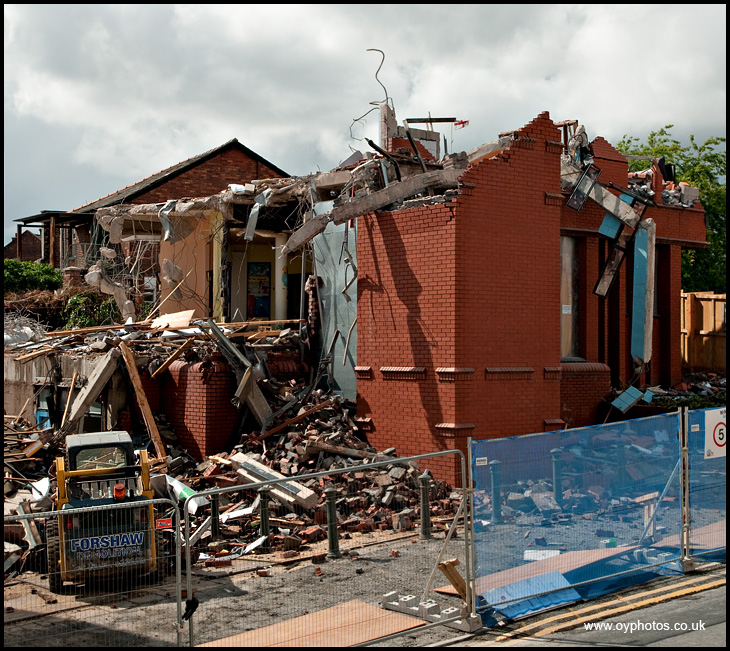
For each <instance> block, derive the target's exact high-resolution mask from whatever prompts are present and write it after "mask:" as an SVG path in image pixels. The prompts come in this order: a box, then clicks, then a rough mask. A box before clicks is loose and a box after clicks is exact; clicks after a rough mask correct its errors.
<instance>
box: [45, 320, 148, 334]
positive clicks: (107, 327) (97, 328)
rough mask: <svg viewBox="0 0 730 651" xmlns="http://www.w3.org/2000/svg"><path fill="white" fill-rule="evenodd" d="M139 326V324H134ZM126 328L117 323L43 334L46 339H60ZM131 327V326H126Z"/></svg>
mask: <svg viewBox="0 0 730 651" xmlns="http://www.w3.org/2000/svg"><path fill="white" fill-rule="evenodd" d="M134 325H138V324H136V323H135V324H134ZM123 327H125V326H121V325H119V324H117V323H112V324H110V325H103V326H89V327H88V328H74V329H73V330H51V331H50V332H45V333H43V334H44V335H45V336H46V337H60V336H63V335H85V334H88V333H90V332H104V331H105V330H119V329H120V328H123ZM126 327H129V326H126Z"/></svg>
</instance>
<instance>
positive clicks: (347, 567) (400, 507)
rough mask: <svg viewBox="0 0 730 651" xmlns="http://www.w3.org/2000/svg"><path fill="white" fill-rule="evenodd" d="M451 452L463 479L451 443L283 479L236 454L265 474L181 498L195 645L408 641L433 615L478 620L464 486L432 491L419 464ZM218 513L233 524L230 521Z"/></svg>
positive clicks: (435, 620) (246, 469) (457, 622)
mask: <svg viewBox="0 0 730 651" xmlns="http://www.w3.org/2000/svg"><path fill="white" fill-rule="evenodd" d="M453 454H457V455H459V456H460V457H461V465H462V479H463V481H464V483H463V484H462V485H464V486H465V485H466V483H465V480H466V463H465V459H464V455H463V453H461V452H459V451H458V450H451V451H447V452H439V453H434V454H427V455H419V456H416V457H408V458H399V459H391V460H387V461H376V462H369V463H367V462H364V463H362V464H357V465H351V466H348V467H346V468H339V469H330V470H328V471H324V472H317V473H312V474H307V475H300V476H295V477H292V478H287V479H273V478H271V477H269V478H267V477H266V471H265V470H264V469H263V468H262V467H261V466H256V465H255V464H253V463H250V462H247V461H246V460H245V459H242V458H240V457H239V460H238V462H237V465H238V467H239V469H241V471H242V472H243V474H244V475H246V476H247V477H249V478H255V476H256V475H257V474H258V475H259V477H260V479H261V481H257V482H251V483H247V484H246V485H237V486H232V487H230V488H218V489H213V490H207V491H205V492H201V493H197V494H196V495H190V496H189V497H188V498H187V499H186V500H185V504H184V508H183V513H184V537H185V551H186V554H187V555H188V563H187V568H188V571H187V576H186V585H185V593H186V609H187V611H188V614H190V616H189V617H186V619H187V620H188V627H189V629H188V632H189V644H190V646H194V645H204V646H271V645H284V646H315V645H317V644H319V645H321V646H331V645H333V644H335V646H337V645H340V646H349V645H367V644H371V643H373V642H377V641H382V640H383V639H387V640H389V644H390V643H392V642H391V641H392V640H396V641H397V639H399V640H400V641H401V642H404V643H405V644H406V645H407V646H411V645H412V643H413V641H414V640H417V639H418V635H419V634H422V633H421V632H422V631H424V630H425V629H427V628H428V627H430V626H435V625H439V626H440V625H441V624H446V625H450V626H453V627H455V628H457V629H459V630H468V628H469V626H472V627H473V624H474V622H477V623H478V625H479V626H481V622H480V620H479V618H478V617H477V616H476V614H475V612H474V600H473V595H472V594H471V592H470V586H471V566H472V558H471V550H472V544H471V539H470V527H469V526H468V518H464V522H466V526H463V525H462V526H457V522H458V521H459V519H460V517H461V516H464V515H466V514H467V512H468V509H467V504H466V502H467V499H468V491H459V492H458V495H457V494H445V495H444V494H439V489H438V486H439V484H438V483H434V482H432V481H431V479H430V476H429V474H428V473H427V472H425V470H424V472H421V470H420V469H419V468H418V466H417V464H424V463H428V460H429V459H430V458H433V457H439V456H443V455H453ZM235 458H236V457H235V456H234V457H233V459H235ZM355 463H356V462H355ZM247 464H248V465H247ZM374 480H375V483H374ZM373 485H375V486H377V488H372V486H373ZM414 495H416V496H419V495H420V500H419V499H417V498H414ZM419 502H420V503H419ZM453 511H456V513H454V512H453ZM191 512H192V515H193V518H191ZM209 513H210V514H211V516H212V517H209V516H208V515H207V514H209ZM424 513H425V514H426V515H427V516H429V517H425V518H424V517H423V514H424ZM201 516H202V517H201ZM193 520H195V521H197V526H194V523H193ZM216 523H223V524H222V526H223V527H225V526H229V525H230V524H231V523H235V524H233V525H232V527H231V528H232V531H229V532H225V531H223V530H222V529H221V528H220V527H217V526H216ZM214 528H215V530H214ZM295 530H296V533H295ZM231 534H235V535H236V538H237V539H239V540H241V539H243V540H246V541H250V542H247V543H243V542H240V543H239V542H237V541H236V539H233V538H231V537H230V536H231ZM226 536H228V537H226ZM201 549H202V550H203V551H204V554H203V555H201V556H199V555H198V551H199V550H201ZM196 557H197V560H198V563H197V565H195V564H193V561H195V560H196ZM455 559H456V560H455ZM201 560H202V561H204V566H203V567H201V564H200V561H201ZM439 564H441V565H442V567H443V568H445V572H444V574H442V573H441V572H438V571H437V566H438V565H439ZM457 565H458V566H459V569H456V567H455V566H457ZM459 571H461V572H462V573H463V575H464V576H463V577H462V576H461V575H460V574H459ZM447 572H449V573H451V576H452V577H454V582H455V583H456V584H457V585H458V584H459V579H461V580H462V581H463V584H464V588H465V590H466V592H465V593H464V595H463V597H464V598H463V600H462V599H460V598H459V595H458V594H457V592H456V591H455V589H454V588H453V586H452V585H450V581H451V579H449V580H447V579H446V578H445V576H444V575H445V574H446V573H447ZM446 576H448V574H446ZM432 589H433V590H432ZM434 590H436V591H434ZM438 590H441V591H440V592H438ZM455 597H456V598H455ZM464 604H470V607H467V606H465V605H464ZM403 614H410V615H415V616H416V617H419V618H420V619H414V618H411V617H403ZM424 622H432V623H430V624H426V625H425V626H424V625H423V624H424ZM414 626H415V627H418V628H417V629H414V628H413V627H414ZM448 634H449V635H453V632H449V633H448Z"/></svg>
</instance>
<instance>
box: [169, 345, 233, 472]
mask: <svg viewBox="0 0 730 651" xmlns="http://www.w3.org/2000/svg"><path fill="white" fill-rule="evenodd" d="M160 389H161V399H160V405H161V408H162V410H163V411H164V412H165V413H166V414H167V415H168V417H169V418H170V422H171V423H172V426H173V429H174V430H175V433H176V434H177V437H178V440H179V441H180V446H181V447H183V448H185V449H187V451H188V452H189V453H190V454H191V455H192V456H193V457H194V458H195V459H198V460H203V459H205V457H206V456H208V455H211V454H217V453H219V452H221V451H223V450H225V449H226V446H228V444H229V442H230V440H231V437H232V436H233V434H234V427H235V425H236V423H237V420H238V413H239V412H238V410H237V409H236V408H235V407H234V406H233V404H232V403H231V398H232V397H233V394H234V393H235V391H236V378H235V375H234V374H233V371H232V370H231V368H230V366H229V365H228V364H227V363H226V362H225V361H224V360H223V358H222V356H220V355H219V354H217V353H216V354H214V355H211V356H210V357H208V359H206V360H204V361H202V362H196V363H194V364H190V363H188V362H185V361H183V360H176V361H174V362H173V363H172V364H171V365H170V368H169V373H165V375H164V377H163V379H162V381H161V387H160Z"/></svg>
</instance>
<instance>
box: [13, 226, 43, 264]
mask: <svg viewBox="0 0 730 651" xmlns="http://www.w3.org/2000/svg"><path fill="white" fill-rule="evenodd" d="M20 248H21V255H20V260H21V262H29V261H30V262H35V261H36V260H40V259H41V257H42V255H43V249H42V244H41V238H40V237H38V236H37V235H34V234H33V233H31V232H30V231H23V232H22V234H21V236H20ZM5 259H6V260H9V259H15V260H17V259H18V235H17V234H15V235H13V239H12V240H10V242H8V244H6V245H5Z"/></svg>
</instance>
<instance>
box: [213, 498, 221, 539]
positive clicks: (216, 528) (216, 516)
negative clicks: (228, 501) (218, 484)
mask: <svg viewBox="0 0 730 651" xmlns="http://www.w3.org/2000/svg"><path fill="white" fill-rule="evenodd" d="M210 533H211V537H212V538H213V540H218V538H220V535H221V523H220V511H219V508H218V494H217V493H214V494H213V495H211V496H210Z"/></svg>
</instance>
